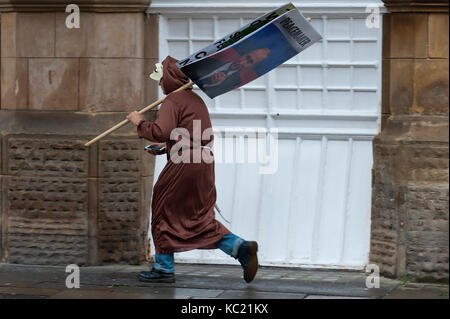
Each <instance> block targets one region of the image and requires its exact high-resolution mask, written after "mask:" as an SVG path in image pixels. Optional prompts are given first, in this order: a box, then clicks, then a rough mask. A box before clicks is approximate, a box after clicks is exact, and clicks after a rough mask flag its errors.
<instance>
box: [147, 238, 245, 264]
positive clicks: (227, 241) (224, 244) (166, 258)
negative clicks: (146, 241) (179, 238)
mask: <svg viewBox="0 0 450 319" xmlns="http://www.w3.org/2000/svg"><path fill="white" fill-rule="evenodd" d="M243 242H244V240H243V239H242V238H241V237H239V236H236V235H235V234H233V233H229V234H227V235H225V236H223V237H222V239H221V240H219V241H218V242H217V243H215V245H216V247H217V248H219V249H220V250H222V251H223V252H224V253H226V254H228V255H230V256H231V257H234V258H237V254H238V250H239V246H241V244H242V243H243ZM153 268H154V269H157V270H161V271H162V272H167V273H173V272H175V266H174V258H173V253H171V254H155V264H154V266H153Z"/></svg>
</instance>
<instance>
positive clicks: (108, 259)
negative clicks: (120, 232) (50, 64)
mask: <svg viewBox="0 0 450 319" xmlns="http://www.w3.org/2000/svg"><path fill="white" fill-rule="evenodd" d="M144 252H145V242H143V241H142V240H141V238H139V237H138V236H136V235H132V236H117V235H114V236H101V237H100V238H99V259H100V262H101V263H103V264H117V263H125V264H138V263H140V262H141V261H143V260H145V254H144Z"/></svg>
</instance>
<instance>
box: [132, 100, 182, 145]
mask: <svg viewBox="0 0 450 319" xmlns="http://www.w3.org/2000/svg"><path fill="white" fill-rule="evenodd" d="M179 110H180V108H179V106H178V105H177V104H176V103H175V102H173V101H171V100H169V99H166V100H165V101H164V103H163V104H162V106H161V108H160V109H159V111H158V114H157V118H156V120H155V121H154V122H148V121H142V122H141V123H139V125H138V126H137V133H138V136H139V138H145V139H147V140H149V141H153V142H158V143H164V142H168V141H169V140H170V133H171V132H172V130H173V129H174V128H176V127H177V125H178V112H179Z"/></svg>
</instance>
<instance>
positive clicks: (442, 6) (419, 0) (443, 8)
mask: <svg viewBox="0 0 450 319" xmlns="http://www.w3.org/2000/svg"><path fill="white" fill-rule="evenodd" d="M383 2H384V5H385V7H386V9H387V10H388V11H390V12H448V0H431V1H430V0H415V1H411V0H409V1H408V0H383Z"/></svg>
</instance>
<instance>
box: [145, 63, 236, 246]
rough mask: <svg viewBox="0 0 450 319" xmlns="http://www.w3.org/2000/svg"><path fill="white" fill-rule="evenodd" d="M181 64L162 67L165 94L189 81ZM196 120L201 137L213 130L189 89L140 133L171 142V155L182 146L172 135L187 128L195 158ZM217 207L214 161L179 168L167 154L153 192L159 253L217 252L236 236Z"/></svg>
mask: <svg viewBox="0 0 450 319" xmlns="http://www.w3.org/2000/svg"><path fill="white" fill-rule="evenodd" d="M176 62H177V60H176V59H174V58H172V57H170V56H168V57H167V58H166V59H164V61H163V62H162V64H163V77H162V78H161V80H160V85H161V87H162V89H163V91H164V94H169V93H171V92H173V91H174V90H176V89H177V88H179V87H181V86H182V85H184V84H186V83H188V82H189V79H188V78H187V77H186V76H185V75H184V73H182V72H181V71H180V69H179V68H178V67H177V66H176V65H175V63H176ZM194 120H200V121H201V132H203V131H204V130H205V129H207V128H211V120H210V118H209V113H208V109H207V107H206V105H205V103H204V102H203V100H202V99H201V98H200V97H199V96H198V95H197V94H196V93H194V92H193V91H192V89H187V90H183V91H180V92H176V93H173V94H170V95H168V96H167V98H166V99H165V100H164V102H163V104H162V106H161V108H160V109H159V111H158V115H157V119H156V120H155V121H154V122H147V121H142V122H141V123H140V124H139V125H138V127H137V132H138V136H139V137H140V138H145V139H147V140H150V141H154V142H158V143H164V142H165V143H166V146H167V147H166V150H167V154H170V152H171V149H172V147H173V146H174V145H175V144H176V143H177V141H176V140H175V141H174V140H171V139H170V134H171V132H172V130H173V129H175V128H184V129H187V131H188V132H189V136H190V140H189V142H188V143H187V144H189V145H188V146H187V148H188V149H190V150H188V154H189V151H190V152H191V153H192V151H193V150H194V149H195V148H196V147H197V149H198V143H194V141H193V138H194V132H193V121H194ZM213 138H214V136H213V135H212V136H210V137H209V140H201V145H203V146H206V145H210V146H211V145H212V141H213ZM198 142H200V141H198ZM194 144H197V146H195V145H194ZM202 150H203V151H204V152H206V151H207V152H210V151H209V150H206V149H202ZM210 154H212V153H210ZM191 159H192V154H191ZM215 202H216V187H215V182H214V162H212V163H209V164H208V163H205V161H204V160H203V159H202V160H201V162H200V163H193V162H192V161H191V163H183V162H182V163H178V164H177V163H174V162H173V161H172V160H171V158H170V156H169V155H167V164H166V166H165V167H164V169H163V170H162V172H161V174H160V175H159V178H158V181H157V182H156V184H155V185H154V187H153V198H152V219H151V227H152V236H153V242H154V244H155V248H156V253H157V254H168V253H172V252H181V251H186V250H191V249H212V248H216V246H215V245H214V243H216V242H218V241H219V240H220V239H222V237H223V236H225V235H226V234H228V233H230V231H229V230H228V229H227V228H225V227H224V226H223V225H222V224H221V223H220V222H218V221H217V220H216V219H215V214H214V204H215Z"/></svg>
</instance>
